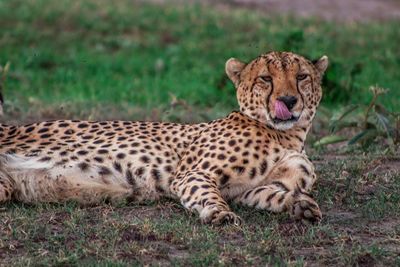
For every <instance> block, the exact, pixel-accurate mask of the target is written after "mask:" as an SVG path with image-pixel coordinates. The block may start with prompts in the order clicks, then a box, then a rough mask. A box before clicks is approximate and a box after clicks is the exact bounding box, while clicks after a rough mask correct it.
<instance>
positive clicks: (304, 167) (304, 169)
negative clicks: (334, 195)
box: [299, 164, 310, 176]
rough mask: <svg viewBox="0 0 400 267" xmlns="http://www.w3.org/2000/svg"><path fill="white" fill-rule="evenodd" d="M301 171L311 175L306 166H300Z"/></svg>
mask: <svg viewBox="0 0 400 267" xmlns="http://www.w3.org/2000/svg"><path fill="white" fill-rule="evenodd" d="M299 167H300V169H301V170H302V171H303V172H304V173H305V174H306V175H308V176H309V175H310V172H309V171H308V170H307V167H306V166H304V165H303V164H300V165H299Z"/></svg>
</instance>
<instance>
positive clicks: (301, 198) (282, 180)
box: [235, 153, 322, 222]
mask: <svg viewBox="0 0 400 267" xmlns="http://www.w3.org/2000/svg"><path fill="white" fill-rule="evenodd" d="M269 178H270V179H269V183H267V184H265V185H263V186H259V187H256V188H253V189H250V190H248V191H246V192H244V193H243V194H242V195H240V196H239V197H238V198H236V199H235V201H236V202H238V203H241V204H244V205H247V206H251V207H255V208H258V209H266V210H269V211H273V212H282V211H288V212H289V214H290V215H291V216H292V217H294V218H295V219H298V220H301V219H304V220H307V221H311V222H317V221H320V220H321V218H322V215H321V211H320V209H319V207H318V204H317V203H316V202H315V200H314V199H313V198H312V197H311V196H310V194H309V193H308V192H309V191H310V190H311V187H312V185H313V184H314V182H315V179H316V175H315V173H314V167H313V165H312V163H311V162H310V161H309V160H308V159H307V157H306V156H305V155H304V154H300V153H292V154H290V155H288V156H287V157H285V159H284V160H283V161H282V162H281V163H280V164H279V165H277V166H276V168H275V169H274V170H273V171H272V173H271V176H270V177H269Z"/></svg>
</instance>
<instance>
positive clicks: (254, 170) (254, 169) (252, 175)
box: [250, 168, 257, 179]
mask: <svg viewBox="0 0 400 267" xmlns="http://www.w3.org/2000/svg"><path fill="white" fill-rule="evenodd" d="M256 174H257V169H256V168H252V169H251V171H250V179H254V177H256Z"/></svg>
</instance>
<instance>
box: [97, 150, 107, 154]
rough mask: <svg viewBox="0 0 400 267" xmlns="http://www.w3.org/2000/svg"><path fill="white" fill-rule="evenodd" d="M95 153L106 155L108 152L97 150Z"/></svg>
mask: <svg viewBox="0 0 400 267" xmlns="http://www.w3.org/2000/svg"><path fill="white" fill-rule="evenodd" d="M97 153H99V154H107V153H108V150H107V149H99V150H98V151H97Z"/></svg>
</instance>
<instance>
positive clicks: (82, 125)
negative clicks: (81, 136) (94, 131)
mask: <svg viewBox="0 0 400 267" xmlns="http://www.w3.org/2000/svg"><path fill="white" fill-rule="evenodd" d="M88 126H89V125H88V124H87V123H79V124H78V128H87V127H88Z"/></svg>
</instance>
